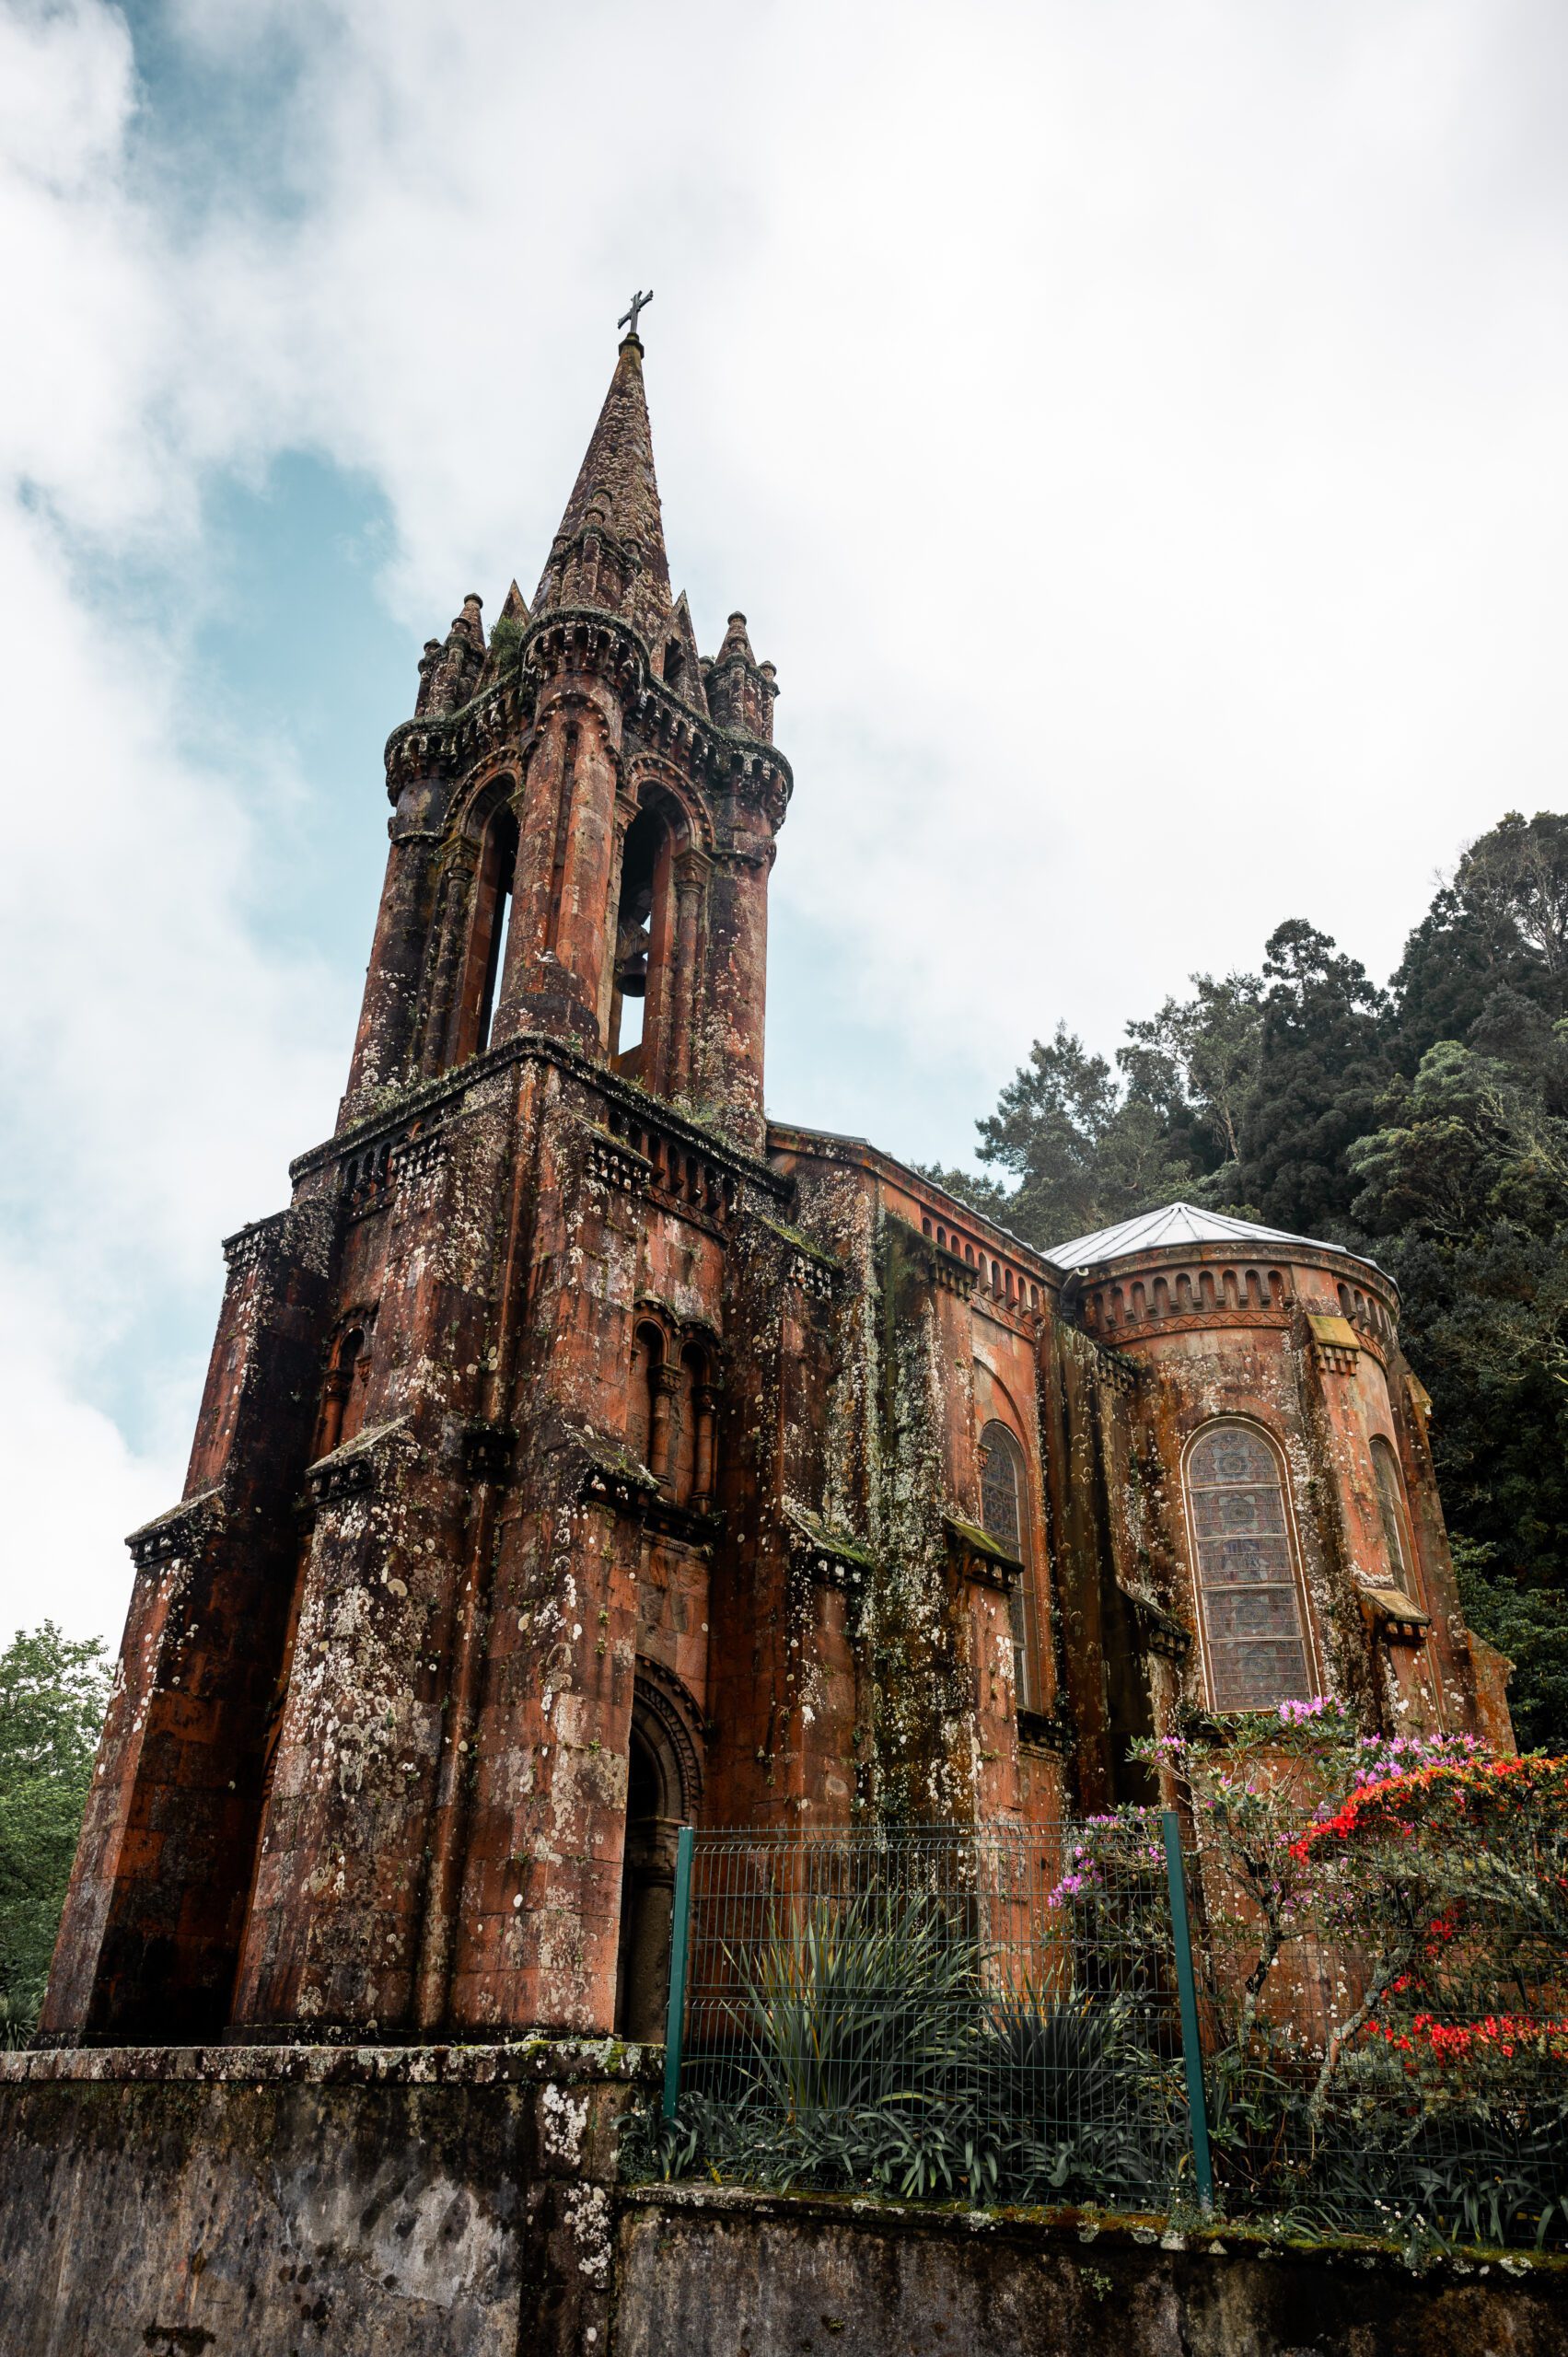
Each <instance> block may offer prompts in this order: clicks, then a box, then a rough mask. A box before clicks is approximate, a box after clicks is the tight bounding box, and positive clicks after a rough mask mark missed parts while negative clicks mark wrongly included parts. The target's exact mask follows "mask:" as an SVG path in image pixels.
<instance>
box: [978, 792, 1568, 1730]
mask: <svg viewBox="0 0 1568 2357" xmlns="http://www.w3.org/2000/svg"><path fill="white" fill-rule="evenodd" d="M1191 982H1192V990H1191V996H1190V997H1188V998H1184V999H1175V998H1171V999H1167V1001H1166V1003H1165V1004H1164V1005H1163V1006H1162V1007H1161V1008H1159V1010H1158V1011H1157V1013H1156V1014H1155V1015H1153V1016H1149V1017H1148V1018H1147V1019H1146V1020H1144V1021H1140V1022H1132V1023H1129V1025H1128V1027H1127V1044H1126V1046H1125V1047H1123V1048H1121V1049H1119V1050H1118V1051H1117V1056H1116V1069H1115V1070H1114V1071H1113V1070H1112V1069H1111V1067H1110V1065H1109V1064H1108V1063H1107V1062H1106V1061H1105V1059H1104V1058H1103V1057H1100V1056H1096V1055H1090V1054H1088V1053H1087V1052H1086V1051H1085V1049H1084V1046H1083V1044H1082V1042H1081V1041H1080V1040H1078V1039H1075V1038H1074V1036H1073V1035H1072V1034H1071V1033H1070V1032H1068V1031H1067V1030H1066V1029H1065V1028H1063V1026H1061V1025H1058V1027H1057V1029H1056V1032H1055V1034H1054V1036H1053V1038H1052V1039H1051V1040H1050V1041H1049V1042H1041V1041H1039V1040H1037V1041H1036V1043H1035V1045H1034V1047H1033V1048H1032V1049H1031V1050H1030V1051H1029V1060H1028V1063H1027V1064H1026V1065H1025V1066H1024V1067H1023V1068H1022V1070H1020V1071H1019V1072H1018V1073H1016V1074H1015V1076H1014V1078H1013V1079H1012V1080H1011V1081H1010V1082H1009V1083H1008V1084H1007V1086H1006V1087H1005V1089H1004V1090H1003V1092H1002V1095H1001V1097H1000V1099H999V1101H998V1103H997V1107H996V1110H995V1111H994V1112H993V1113H992V1114H990V1115H988V1116H987V1117H986V1118H985V1119H984V1120H981V1122H980V1123H979V1129H980V1136H981V1143H980V1147H979V1154H980V1158H981V1161H982V1162H983V1163H985V1164H986V1165H987V1166H989V1167H990V1168H991V1169H992V1170H993V1171H994V1172H995V1173H996V1177H995V1179H994V1180H992V1179H978V1180H977V1179H974V1178H973V1177H971V1176H970V1175H969V1174H968V1173H966V1172H962V1171H953V1170H946V1171H937V1172H935V1173H934V1174H933V1175H934V1176H935V1177H937V1178H939V1179H941V1180H942V1182H943V1184H944V1185H946V1186H947V1187H949V1188H950V1189H951V1190H953V1192H954V1193H955V1194H958V1195H959V1196H961V1197H963V1198H964V1199H966V1200H967V1201H969V1202H972V1203H974V1204H975V1205H977V1207H979V1208H980V1209H981V1210H984V1211H986V1212H989V1213H991V1214H992V1215H993V1217H996V1218H999V1219H1000V1220H1002V1221H1003V1222H1004V1223H1005V1225H1007V1226H1009V1227H1011V1228H1013V1229H1015V1230H1016V1232H1017V1233H1018V1234H1019V1235H1021V1236H1023V1237H1028V1239H1029V1241H1030V1242H1032V1243H1035V1244H1037V1245H1040V1246H1041V1247H1044V1248H1049V1247H1050V1246H1051V1245H1052V1244H1059V1243H1061V1242H1063V1240H1065V1239H1067V1238H1070V1237H1074V1236H1079V1235H1082V1234H1084V1233H1085V1232H1086V1231H1087V1230H1089V1229H1092V1228H1096V1227H1100V1226H1103V1225H1108V1224H1109V1222H1111V1221H1114V1220H1119V1219H1123V1218H1126V1217H1127V1216H1128V1215H1129V1214H1130V1213H1133V1212H1136V1211H1144V1210H1147V1209H1149V1208H1151V1207H1152V1206H1154V1205H1156V1204H1157V1203H1161V1202H1169V1201H1170V1200H1171V1198H1172V1197H1174V1196H1183V1197H1186V1198H1187V1199H1188V1200H1189V1201H1192V1202H1202V1203H1206V1204H1209V1205H1211V1206H1212V1207H1213V1208H1214V1209H1215V1210H1219V1211H1227V1212H1233V1213H1237V1214H1238V1215H1239V1216H1241V1217H1243V1218H1249V1219H1258V1220H1261V1221H1264V1222H1265V1223H1266V1224H1267V1225H1270V1226H1272V1227H1283V1228H1289V1229H1293V1230H1295V1231H1296V1232H1297V1233H1300V1234H1304V1235H1307V1236H1318V1237H1329V1238H1331V1239H1333V1240H1334V1241H1336V1242H1339V1243H1342V1244H1347V1245H1349V1246H1351V1247H1353V1248H1354V1249H1355V1250H1356V1251H1358V1252H1365V1253H1367V1254H1369V1255H1370V1256H1371V1258H1372V1259H1374V1260H1376V1261H1377V1262H1378V1263H1379V1265H1380V1266H1381V1267H1383V1268H1384V1269H1386V1270H1388V1271H1389V1273H1390V1274H1391V1275H1392V1276H1393V1277H1394V1279H1395V1280H1396V1282H1397V1283H1398V1284H1399V1287H1400V1293H1401V1295H1402V1296H1403V1302H1404V1314H1403V1336H1404V1341H1405V1346H1406V1349H1407V1350H1408V1352H1409V1353H1410V1356H1411V1361H1412V1363H1413V1364H1414V1365H1415V1367H1416V1369H1417V1371H1418V1373H1419V1374H1420V1376H1421V1378H1422V1380H1423V1383H1424V1384H1425V1385H1426V1387H1427V1389H1428V1390H1429V1391H1430V1393H1431V1395H1432V1401H1433V1424H1432V1434H1433V1446H1434V1453H1435V1456H1436V1459H1437V1469H1438V1474H1439V1478H1440V1480H1441V1481H1442V1485H1443V1496H1444V1502H1445V1504H1446V1510H1447V1515H1448V1521H1449V1528H1450V1533H1451V1536H1452V1538H1453V1540H1454V1550H1455V1556H1456V1560H1457V1562H1458V1565H1459V1571H1460V1578H1461V1582H1462V1585H1463V1588H1464V1594H1465V1599H1466V1605H1467V1609H1468V1611H1469V1617H1470V1620H1471V1622H1472V1625H1473V1626H1474V1627H1475V1628H1477V1629H1478V1630H1479V1631H1481V1634H1483V1635H1485V1636H1487V1637H1489V1638H1491V1640H1492V1641H1493V1643H1494V1644H1497V1645H1500V1646H1502V1648H1503V1649H1504V1652H1505V1653H1507V1654H1509V1655H1512V1656H1513V1658H1514V1661H1515V1663H1516V1671H1515V1677H1514V1682H1513V1686H1512V1689H1511V1700H1512V1702H1513V1706H1514V1713H1515V1721H1516V1726H1517V1728H1518V1732H1519V1739H1520V1742H1521V1745H1522V1746H1529V1745H1532V1744H1540V1745H1547V1746H1550V1747H1552V1748H1568V818H1564V817H1560V816H1558V815H1556V814H1555V813H1552V812H1549V811H1543V812H1540V813H1539V814H1538V815H1537V816H1536V817H1535V818H1534V819H1524V818H1522V817H1520V816H1519V815H1518V814H1517V813H1516V812H1510V813H1509V815H1508V816H1507V817H1506V818H1504V819H1503V820H1502V822H1501V823H1500V824H1499V825H1498V826H1496V827H1494V828H1493V830H1491V832H1490V833H1488V834H1485V835H1482V836H1481V839H1480V840H1479V842H1475V843H1473V844H1472V845H1471V846H1470V848H1469V851H1468V852H1467V853H1466V854H1465V856H1464V858H1463V859H1462V860H1461V861H1460V863H1459V865H1458V871H1457V873H1456V874H1455V876H1454V877H1453V879H1452V881H1451V882H1450V883H1448V884H1446V885H1445V886H1443V888H1441V889H1440V890H1439V891H1438V892H1437V894H1436V896H1435V898H1434V900H1433V902H1432V906H1431V908H1430V909H1429V910H1428V911H1427V913H1426V915H1425V916H1424V917H1423V920H1422V922H1421V923H1420V924H1419V925H1418V926H1417V927H1416V929H1415V931H1414V932H1413V933H1412V934H1411V936H1410V939H1409V941H1408V943H1407V944H1406V947H1405V954H1404V957H1403V959H1402V960H1401V962H1400V967H1399V969H1398V970H1397V971H1396V972H1395V973H1394V975H1393V976H1392V977H1391V978H1390V980H1389V981H1388V986H1387V988H1379V987H1378V986H1377V985H1376V983H1374V982H1373V981H1371V980H1370V978H1369V977H1368V975H1367V973H1366V971H1365V968H1364V967H1362V966H1361V965H1360V964H1359V963H1358V962H1357V960H1356V959H1355V958H1352V957H1349V956H1346V955H1345V954H1343V953H1342V951H1341V950H1340V949H1339V947H1338V946H1337V945H1336V944H1335V943H1334V942H1333V941H1331V940H1330V939H1329V937H1328V936H1327V935H1325V934H1322V933H1319V932H1318V931H1317V930H1316V928H1315V927H1314V926H1312V925H1311V924H1309V923H1306V922H1305V921H1304V920H1303V919H1301V918H1299V917H1293V918H1291V919H1289V920H1288V921H1287V922H1286V923H1283V924H1281V925H1280V926H1279V927H1278V928H1277V929H1276V931H1275V932H1274V933H1273V934H1272V935H1271V936H1270V937H1269V939H1268V941H1267V942H1266V943H1265V944H1264V945H1263V954H1262V959H1261V964H1260V970H1259V971H1258V972H1257V973H1256V974H1252V973H1238V974H1227V975H1226V976H1225V978H1224V980H1223V981H1216V980H1215V979H1214V977H1212V976H1210V975H1208V974H1195V975H1193V976H1192V978H1191Z"/></svg>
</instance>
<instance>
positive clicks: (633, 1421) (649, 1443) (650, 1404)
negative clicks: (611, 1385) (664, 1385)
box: [626, 1325, 664, 1473]
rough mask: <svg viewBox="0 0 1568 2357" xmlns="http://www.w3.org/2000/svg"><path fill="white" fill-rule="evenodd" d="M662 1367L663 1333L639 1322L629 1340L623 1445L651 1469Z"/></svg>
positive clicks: (652, 1471)
mask: <svg viewBox="0 0 1568 2357" xmlns="http://www.w3.org/2000/svg"><path fill="white" fill-rule="evenodd" d="M663 1370H664V1336H663V1335H662V1334H661V1333H660V1332H659V1329H658V1328H657V1327H656V1326H653V1325H646V1326H639V1327H638V1329H637V1331H636V1334H635V1336H634V1337H633V1343H632V1383H631V1392H630V1397H629V1399H628V1402H627V1410H626V1445H627V1446H628V1447H629V1448H630V1450H631V1451H632V1454H633V1457H638V1458H640V1460H641V1461H642V1463H643V1464H645V1466H646V1467H647V1468H648V1470H649V1471H650V1472H651V1473H658V1472H660V1470H661V1468H660V1467H658V1466H657V1465H656V1464H655V1463H654V1423H655V1406H656V1401H657V1399H658V1396H659V1376H660V1375H661V1374H662V1373H663Z"/></svg>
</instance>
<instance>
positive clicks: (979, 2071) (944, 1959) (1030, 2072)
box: [668, 1827, 1192, 2208]
mask: <svg viewBox="0 0 1568 2357" xmlns="http://www.w3.org/2000/svg"><path fill="white" fill-rule="evenodd" d="M1156 1863H1157V1861H1156ZM1072 1864H1073V1857H1072V1844H1071V1839H1070V1834H1069V1832H1068V1829H1064V1828H1061V1827H1058V1828H1055V1829H1044V1830H1042V1829H1029V1830H1028V1831H1026V1830H1024V1829H1015V1828H1008V1829H996V1830H991V1831H986V1832H983V1833H979V1834H975V1833H969V1834H966V1833H964V1832H961V1831H958V1830H956V1829H951V1828H924V1829H900V1830H897V1831H889V1830H885V1829H884V1830H876V1829H872V1830H865V1831H856V1832H851V1833H835V1834H823V1835H805V1836H802V1835H798V1834H779V1833H725V1834H704V1835H699V1836H698V1837H697V1838H696V1840H695V1843H694V1845H693V1846H692V1850H691V1886H690V1898H689V1906H690V1934H689V1945H688V1948H687V1955H686V1961H685V2003H684V2020H683V2033H682V2038H681V2047H680V2060H679V2080H678V2098H677V2100H676V2101H675V2102H673V2103H672V2104H671V2105H670V2106H669V2107H668V2108H669V2109H670V2110H671V2112H672V2113H673V2118H672V2119H671V2123H670V2125H671V2129H672V2131H673V2136H672V2150H673V2158H674V2159H675V2160H676V2161H677V2162H678V2163H679V2162H680V2161H681V2160H684V2161H685V2163H686V2165H706V2166H709V2167H714V2166H716V2167H717V2168H718V2169H719V2170H720V2172H721V2173H722V2174H726V2175H737V2176H749V2177H753V2178H754V2179H756V2180H757V2181H760V2182H763V2183H771V2184H781V2183H782V2184H796V2183H809V2184H813V2185H828V2186H849V2185H873V2186H876V2187H877V2188H879V2189H884V2190H887V2191H890V2192H895V2193H898V2194H900V2195H903V2196H912V2195H914V2196H918V2195H932V2194H937V2195H947V2196H951V2197H962V2198H965V2199H968V2200H976V2201H979V2200H985V2201H997V2200H1008V2201H1043V2200H1056V2201H1066V2200H1091V2199H1094V2200H1101V2201H1105V2202H1108V2203H1109V2202H1112V2201H1119V2202H1121V2203H1124V2204H1127V2205H1130V2206H1134V2207H1138V2208H1149V2207H1160V2206H1168V2203H1169V2200H1171V2198H1172V2197H1173V2194H1174V2191H1175V2189H1176V2186H1177V2183H1178V2180H1179V2177H1181V2176H1182V2174H1183V2173H1184V2171H1188V2170H1190V2168H1191V2153H1192V2140H1191V2124H1190V2121H1189V2119H1188V2104H1187V2093H1186V2080H1185V2075H1184V2068H1183V2061H1182V2039H1181V2026H1180V2010H1179V1989H1178V1975H1177V1965H1176V1956H1175V1951H1174V1947H1173V1943H1172V1937H1171V1930H1172V1916H1171V1911H1170V1905H1169V1899H1168V1894H1167V1897H1166V1898H1165V1900H1164V1901H1163V1903H1159V1904H1156V1906H1155V1907H1154V1908H1153V1909H1152V1910H1151V1908H1150V1906H1149V1904H1148V1902H1147V1898H1146V1896H1145V1895H1144V1894H1143V1893H1141V1892H1140V1893H1139V1895H1138V1903H1137V1905H1136V1907H1135V1908H1133V1909H1130V1910H1126V1911H1123V1910H1120V1909H1119V1907H1118V1903H1117V1894H1116V1892H1115V1890H1114V1889H1113V1888H1107V1889H1104V1890H1102V1891H1100V1892H1099V1893H1098V1897H1097V1903H1096V1905H1095V1907H1094V1908H1093V1910H1090V1913H1089V1915H1088V1916H1087V1917H1086V1916H1085V1914H1084V1912H1083V1910H1078V1909H1075V1908H1074V1907H1073V1906H1072V1905H1071V1904H1070V1903H1069V1898H1068V1894H1067V1893H1066V1892H1065V1891H1064V1890H1063V1883H1064V1882H1067V1881H1069V1880H1070V1878H1071V1874H1072ZM675 2092H676V2090H675V2089H673V2088H672V2094H675Z"/></svg>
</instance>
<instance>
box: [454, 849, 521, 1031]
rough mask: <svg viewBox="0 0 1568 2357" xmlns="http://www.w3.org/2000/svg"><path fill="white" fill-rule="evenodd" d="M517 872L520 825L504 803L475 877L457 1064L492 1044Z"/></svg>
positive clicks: (464, 968)
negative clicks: (518, 831) (491, 1039)
mask: <svg viewBox="0 0 1568 2357" xmlns="http://www.w3.org/2000/svg"><path fill="white" fill-rule="evenodd" d="M516 881H517V819H516V816H515V815H514V813H513V810H512V808H511V806H510V804H509V803H505V802H503V803H502V804H500V805H499V807H497V808H496V809H495V810H494V811H493V812H492V813H491V816H490V819H489V821H488V823H487V824H486V827H485V830H484V840H483V842H482V843H481V845H480V853H479V865H478V867H477V869H476V871H475V874H474V880H473V897H472V900H471V901H470V911H471V913H470V919H469V946H468V956H467V958H465V959H464V961H463V982H462V997H461V1000H460V1003H459V1008H458V1027H457V1049H456V1053H455V1056H454V1059H453V1061H454V1062H458V1063H461V1062H464V1060H465V1059H466V1058H467V1057H469V1056H473V1055H478V1054H479V1053H480V1052H481V1051H482V1050H483V1049H485V1048H487V1047H488V1046H489V1045H490V1035H491V1032H492V1031H493V1029H494V1024H495V1009H496V1006H497V1004H499V1001H500V997H501V977H502V974H503V972H504V971H505V963H506V939H507V935H508V934H509V933H510V931H511V924H512V901H513V888H514V885H515V884H516Z"/></svg>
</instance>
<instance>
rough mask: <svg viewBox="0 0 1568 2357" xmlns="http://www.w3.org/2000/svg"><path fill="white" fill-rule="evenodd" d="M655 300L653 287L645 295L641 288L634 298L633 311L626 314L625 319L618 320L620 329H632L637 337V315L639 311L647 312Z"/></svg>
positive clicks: (617, 324) (617, 323)
mask: <svg viewBox="0 0 1568 2357" xmlns="http://www.w3.org/2000/svg"><path fill="white" fill-rule="evenodd" d="M653 299H654V290H653V288H652V287H651V286H650V287H649V289H648V291H647V293H646V294H644V292H643V290H642V288H641V287H640V286H639V287H638V289H637V291H636V293H635V294H634V295H633V297H632V308H631V309H630V310H629V311H628V312H627V313H626V315H625V317H624V318H623V319H617V320H616V322H615V324H616V326H617V327H618V328H630V329H631V331H632V333H633V335H635V334H636V332H637V314H638V312H639V311H645V310H646V309H647V307H648V305H649V304H650V303H651V302H652V301H653Z"/></svg>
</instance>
